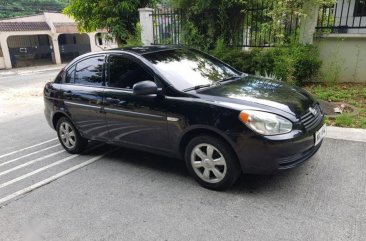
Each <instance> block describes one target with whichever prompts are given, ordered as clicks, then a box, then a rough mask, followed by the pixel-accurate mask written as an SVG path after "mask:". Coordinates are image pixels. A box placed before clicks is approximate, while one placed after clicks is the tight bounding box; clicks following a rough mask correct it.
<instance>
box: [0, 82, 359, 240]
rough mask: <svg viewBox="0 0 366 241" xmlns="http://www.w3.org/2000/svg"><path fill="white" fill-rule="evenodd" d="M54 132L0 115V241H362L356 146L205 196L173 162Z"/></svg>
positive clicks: (33, 119) (331, 142)
mask: <svg viewBox="0 0 366 241" xmlns="http://www.w3.org/2000/svg"><path fill="white" fill-rule="evenodd" d="M0 82H1V80H0ZM55 137H56V135H55V133H54V131H53V130H51V129H50V128H49V127H48V125H47V124H46V122H45V120H44V117H43V114H42V113H41V112H37V113H34V114H32V115H28V116H26V117H19V118H17V119H16V120H12V121H6V120H2V121H1V124H0V145H1V149H0V206H1V208H0V230H1V232H0V240H4V241H6V240H11V241H14V240H37V241H38V240H291V241H292V240H366V185H365V183H366V157H365V150H366V143H365V142H351V141H341V140H335V139H325V141H324V144H323V146H322V148H321V149H320V151H319V152H318V153H317V154H316V155H315V156H314V157H313V158H312V159H310V160H309V161H308V162H306V163H305V164H304V165H302V166H301V167H299V168H297V169H295V170H292V171H289V172H285V173H282V174H279V175H276V176H252V175H247V176H243V177H242V178H241V180H240V181H239V182H238V183H237V184H236V185H235V186H234V187H233V188H232V189H230V190H228V191H226V192H214V191H209V190H206V189H204V188H201V187H200V186H198V185H197V184H196V183H195V182H194V181H193V180H192V179H191V178H190V177H189V176H188V174H187V172H186V170H185V168H184V165H183V163H182V162H181V161H179V160H174V159H169V158H165V157H160V156H155V155H151V154H146V153H141V152H137V151H132V150H128V149H123V148H115V147H113V146H108V145H100V144H99V143H91V147H90V150H89V151H88V152H87V153H85V154H83V155H70V154H67V153H66V152H64V151H63V149H62V148H61V146H60V145H59V144H58V142H57V140H55ZM87 164H88V165H87ZM71 171H72V172H71ZM28 191H30V192H28Z"/></svg>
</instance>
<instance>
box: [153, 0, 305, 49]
mask: <svg viewBox="0 0 366 241" xmlns="http://www.w3.org/2000/svg"><path fill="white" fill-rule="evenodd" d="M274 2H275V1H268V0H262V1H258V0H256V1H249V3H248V8H247V9H243V10H242V11H241V16H239V18H240V24H239V26H240V31H238V33H237V35H238V36H232V38H233V39H235V41H234V42H235V43H237V44H236V45H237V47H272V46H277V45H279V44H283V43H286V42H288V40H289V39H290V37H291V36H294V35H296V33H297V31H296V30H297V29H298V26H299V17H298V16H297V15H296V14H294V13H290V14H283V15H282V16H281V18H280V19H277V20H276V21H274V20H273V18H272V17H270V15H269V12H270V11H271V10H272V9H273V8H274ZM207 15H210V16H212V15H215V14H214V12H211V13H210V14H207V13H203V14H202V16H198V17H197V18H198V19H199V18H202V19H204V18H205V17H207ZM152 17H153V36H154V42H153V44H156V45H159V44H185V43H184V38H183V37H184V36H183V34H184V33H183V32H182V25H183V24H184V20H185V16H183V15H182V13H181V12H180V11H177V10H172V9H169V8H158V9H155V10H154V12H153V13H152ZM214 17H215V16H214ZM217 17H218V16H217ZM204 27H205V26H200V28H199V29H200V30H201V31H204V29H203V28H204Z"/></svg>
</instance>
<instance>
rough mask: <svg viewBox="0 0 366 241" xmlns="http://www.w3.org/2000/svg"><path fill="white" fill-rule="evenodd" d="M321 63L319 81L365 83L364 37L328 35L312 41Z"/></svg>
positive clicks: (365, 54)
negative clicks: (317, 50)
mask: <svg viewBox="0 0 366 241" xmlns="http://www.w3.org/2000/svg"><path fill="white" fill-rule="evenodd" d="M314 45H316V46H317V47H318V49H319V53H320V58H321V60H322V61H323V65H322V68H321V71H320V72H321V77H320V78H321V79H323V80H324V79H326V78H333V77H336V78H337V80H338V81H340V82H363V83H366V35H364V36H363V35H360V34H357V35H355V36H352V35H350V34H347V35H341V34H339V35H335V34H332V35H329V36H327V37H323V38H317V39H315V41H314Z"/></svg>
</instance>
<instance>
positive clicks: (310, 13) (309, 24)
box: [299, 1, 319, 44]
mask: <svg viewBox="0 0 366 241" xmlns="http://www.w3.org/2000/svg"><path fill="white" fill-rule="evenodd" d="M304 14H305V15H304V16H302V17H301V21H300V38H299V42H300V43H302V44H313V38H314V33H315V28H316V24H317V21H318V14H319V4H317V3H315V1H306V2H305V3H304Z"/></svg>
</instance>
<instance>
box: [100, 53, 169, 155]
mask: <svg viewBox="0 0 366 241" xmlns="http://www.w3.org/2000/svg"><path fill="white" fill-rule="evenodd" d="M107 65H108V71H107V87H106V89H105V92H104V96H105V108H104V110H105V112H106V119H107V123H108V127H109V134H110V138H111V139H112V140H113V141H114V142H118V143H121V144H127V145H134V146H137V147H141V148H149V149H154V150H157V151H162V152H169V151H170V150H171V148H170V143H169V140H168V130H167V120H166V112H165V111H164V98H163V97H161V96H157V95H154V96H136V95H134V94H133V91H132V87H133V85H134V84H135V83H137V82H139V81H143V80H152V81H154V76H153V75H152V74H151V73H150V72H149V71H148V70H147V69H145V68H143V67H142V65H140V64H139V63H138V62H136V61H135V60H134V59H131V58H129V57H127V56H124V55H110V56H109V57H108V61H107Z"/></svg>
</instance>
